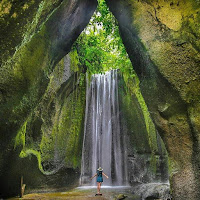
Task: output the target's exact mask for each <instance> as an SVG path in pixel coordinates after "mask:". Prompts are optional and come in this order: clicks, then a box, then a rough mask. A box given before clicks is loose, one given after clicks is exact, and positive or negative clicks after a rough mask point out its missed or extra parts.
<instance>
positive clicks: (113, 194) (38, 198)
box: [9, 188, 139, 200]
mask: <svg viewBox="0 0 200 200" xmlns="http://www.w3.org/2000/svg"><path fill="white" fill-rule="evenodd" d="M101 192H102V196H95V194H96V188H92V189H80V188H76V189H73V190H71V191H67V192H60V193H34V194H27V195H25V196H24V198H23V200H30V199H31V200H60V199H65V200H90V199H95V200H120V199H126V200H139V197H138V196H136V195H133V194H132V193H131V190H130V188H126V189H125V188H117V189H116V188H102V190H101ZM19 199H21V198H12V199H9V200H19Z"/></svg>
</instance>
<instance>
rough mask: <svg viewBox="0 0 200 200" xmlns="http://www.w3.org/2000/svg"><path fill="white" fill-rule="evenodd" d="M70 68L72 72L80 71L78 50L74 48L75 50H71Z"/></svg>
mask: <svg viewBox="0 0 200 200" xmlns="http://www.w3.org/2000/svg"><path fill="white" fill-rule="evenodd" d="M70 61H71V64H70V69H71V71H72V72H78V71H79V69H80V68H79V58H78V53H77V50H75V49H73V51H71V52H70Z"/></svg>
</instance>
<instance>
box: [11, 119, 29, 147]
mask: <svg viewBox="0 0 200 200" xmlns="http://www.w3.org/2000/svg"><path fill="white" fill-rule="evenodd" d="M26 126H27V121H25V122H24V124H23V126H22V127H21V128H20V129H19V131H18V132H17V136H16V137H15V145H14V147H15V148H16V147H17V146H22V148H24V147H25V143H26Z"/></svg>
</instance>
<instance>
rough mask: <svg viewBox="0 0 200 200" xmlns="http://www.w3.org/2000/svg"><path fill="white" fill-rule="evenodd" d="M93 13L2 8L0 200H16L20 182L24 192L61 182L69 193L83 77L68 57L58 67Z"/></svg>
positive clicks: (59, 7) (86, 8)
mask: <svg viewBox="0 0 200 200" xmlns="http://www.w3.org/2000/svg"><path fill="white" fill-rule="evenodd" d="M96 5H97V2H96V1H88V0H85V1H80V0H77V1H72V0H64V1H59V0H55V1H39V0H38V1H37V0H36V1H30V2H21V1H15V2H13V1H7V0H5V1H2V2H1V3H0V15H1V18H0V20H1V22H2V23H1V28H0V31H1V32H0V35H1V40H0V44H1V45H0V48H1V52H3V53H2V54H1V68H0V73H1V77H0V117H1V120H0V139H1V145H0V152H1V153H0V179H1V180H2V183H3V185H4V186H3V187H1V188H0V196H4V197H5V196H10V195H17V194H19V191H20V189H19V184H20V178H21V176H22V175H23V176H24V182H25V183H26V182H27V187H26V189H28V190H29V189H33V188H39V187H42V188H43V187H44V186H45V185H46V188H48V187H53V185H54V186H55V187H56V185H55V183H58V181H56V180H58V179H59V180H61V181H60V185H62V186H66V185H68V184H69V182H66V179H67V178H66V179H65V178H63V177H65V176H63V174H65V173H67V174H69V173H71V178H72V179H73V180H74V181H75V182H76V181H77V177H78V176H79V175H78V174H79V169H80V159H81V155H80V148H81V144H82V143H81V139H80V138H81V134H82V132H81V130H82V120H83V117H82V116H83V113H84V101H85V100H84V98H85V97H84V96H85V94H84V91H85V89H84V84H82V85H81V83H84V76H82V68H81V66H78V64H77V62H78V61H76V60H77V58H76V53H71V55H68V59H69V56H70V57H71V58H70V59H69V60H71V61H66V60H68V59H66V58H65V59H64V60H62V61H60V60H61V59H62V58H63V57H64V56H65V55H67V54H68V53H69V52H70V49H71V46H72V44H73V42H74V41H75V40H76V38H77V37H78V36H79V34H80V33H81V31H82V30H83V29H84V27H85V26H86V25H87V23H88V22H89V19H90V17H91V15H92V14H93V12H94V10H95V8H96ZM59 61H60V63H59ZM66 62H70V64H69V65H70V69H71V70H68V69H65V67H64V66H66V64H67V63H66ZM65 70H67V71H65ZM53 71H54V72H53ZM83 74H84V73H83ZM83 97H84V98H83ZM56 109H57V110H58V111H59V112H58V113H57V112H56ZM68 115H71V116H72V117H71V118H67V116H68ZM67 128H69V131H65V129H67ZM61 136H62V137H65V139H64V140H61V139H60V137H61ZM50 142H51V144H49V143H50ZM65 145H66V146H65ZM56 146H60V148H57V147H56ZM53 148H54V149H53ZM72 149H73V150H72ZM54 152H57V153H54ZM19 156H20V158H19ZM53 156H54V157H53ZM15 161H16V162H15ZM30 166H33V168H32V169H31V168H30ZM28 169H31V170H28ZM30 171H31V172H32V175H31V174H30ZM61 172H62V173H61ZM68 172H69V173H68ZM44 174H45V176H44ZM51 174H52V175H51ZM47 175H49V176H47ZM67 176H68V175H66V177H67ZM50 177H52V178H50ZM59 177H60V178H59ZM61 177H62V178H61ZM53 180H54V181H53ZM71 183H72V184H74V182H73V181H72V182H71ZM76 184H77V182H76ZM36 186H37V187H36ZM57 186H59V184H58V185H57Z"/></svg>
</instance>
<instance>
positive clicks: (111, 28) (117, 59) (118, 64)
mask: <svg viewBox="0 0 200 200" xmlns="http://www.w3.org/2000/svg"><path fill="white" fill-rule="evenodd" d="M73 48H74V49H77V51H78V55H79V61H80V64H81V65H82V66H85V67H86V68H87V71H88V73H89V74H95V73H103V72H105V71H108V70H111V69H121V71H122V72H123V71H127V70H129V71H131V70H132V65H131V62H130V60H129V58H128V55H127V53H126V50H125V47H124V45H123V43H122V40H121V37H120V34H119V29H118V25H117V21H116V20H115V18H114V16H113V15H112V13H111V12H110V11H109V9H108V7H107V5H106V2H105V0H99V5H98V8H97V10H96V12H95V13H94V16H93V17H92V18H91V20H90V23H89V24H88V26H87V27H86V29H85V30H84V31H83V32H82V34H81V35H80V37H79V38H78V40H77V41H76V43H75V44H74V47H73Z"/></svg>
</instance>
